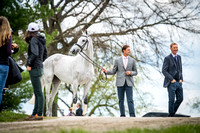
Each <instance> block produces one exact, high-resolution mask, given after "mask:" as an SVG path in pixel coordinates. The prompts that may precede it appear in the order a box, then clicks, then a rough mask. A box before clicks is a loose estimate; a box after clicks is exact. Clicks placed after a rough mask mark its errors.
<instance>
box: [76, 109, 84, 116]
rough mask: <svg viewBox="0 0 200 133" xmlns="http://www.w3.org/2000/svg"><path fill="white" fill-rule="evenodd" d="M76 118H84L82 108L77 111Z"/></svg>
mask: <svg viewBox="0 0 200 133" xmlns="http://www.w3.org/2000/svg"><path fill="white" fill-rule="evenodd" d="M76 116H83V110H82V108H78V109H77V110H76Z"/></svg>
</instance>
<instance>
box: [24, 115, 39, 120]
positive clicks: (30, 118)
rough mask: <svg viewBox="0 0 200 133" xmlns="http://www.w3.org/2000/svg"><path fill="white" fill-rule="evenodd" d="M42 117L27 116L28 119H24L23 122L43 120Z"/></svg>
mask: <svg viewBox="0 0 200 133" xmlns="http://www.w3.org/2000/svg"><path fill="white" fill-rule="evenodd" d="M41 117H42V116H38V115H37V114H36V115H29V116H28V118H26V119H24V120H25V121H35V120H43V117H42V118H41Z"/></svg>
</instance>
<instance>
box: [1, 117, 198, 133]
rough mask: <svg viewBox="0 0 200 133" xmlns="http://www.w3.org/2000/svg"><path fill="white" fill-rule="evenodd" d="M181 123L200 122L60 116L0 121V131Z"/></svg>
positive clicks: (112, 127)
mask: <svg viewBox="0 0 200 133" xmlns="http://www.w3.org/2000/svg"><path fill="white" fill-rule="evenodd" d="M182 124H200V117H198V118H183V117H182V118H178V117H176V118H161V117H160V118H158V117H154V118H152V117H149V118H147V117H146V118H130V117H125V118H120V117H60V118H56V119H47V120H43V121H22V122H8V123H0V133H3V132H7V133H8V132H9V133H10V132H34V133H36V132H41V131H44V130H49V131H58V130H59V129H71V128H82V129H84V130H88V131H98V132H103V131H110V130H115V129H117V130H124V129H126V128H132V127H138V128H162V127H165V128H166V127H170V126H176V125H182Z"/></svg>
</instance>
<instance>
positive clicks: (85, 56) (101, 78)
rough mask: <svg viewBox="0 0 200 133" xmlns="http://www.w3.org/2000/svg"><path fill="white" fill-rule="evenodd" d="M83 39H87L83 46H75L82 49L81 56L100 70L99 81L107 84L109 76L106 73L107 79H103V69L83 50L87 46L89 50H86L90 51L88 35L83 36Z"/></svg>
mask: <svg viewBox="0 0 200 133" xmlns="http://www.w3.org/2000/svg"><path fill="white" fill-rule="evenodd" d="M82 36H83V37H86V38H87V39H86V41H85V42H84V44H83V45H82V46H81V45H79V44H77V43H76V44H75V45H76V46H78V47H79V48H80V49H81V51H80V52H79V54H80V55H81V56H82V57H83V58H84V59H85V60H87V61H88V62H89V63H90V64H92V65H93V66H95V67H97V68H98V70H99V73H100V74H99V79H100V81H102V82H106V81H107V74H106V73H105V72H104V74H105V78H104V77H103V75H102V73H101V69H102V67H101V66H100V65H99V64H97V63H96V62H95V61H93V60H92V59H91V58H90V57H89V56H88V55H87V54H86V53H85V52H84V51H83V49H84V48H85V46H86V45H87V48H86V50H87V49H88V45H89V41H88V36H86V35H82Z"/></svg>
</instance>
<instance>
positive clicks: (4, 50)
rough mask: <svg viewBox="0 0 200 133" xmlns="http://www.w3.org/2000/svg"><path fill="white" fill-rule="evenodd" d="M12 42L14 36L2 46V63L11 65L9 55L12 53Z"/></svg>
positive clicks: (0, 63)
mask: <svg viewBox="0 0 200 133" xmlns="http://www.w3.org/2000/svg"><path fill="white" fill-rule="evenodd" d="M11 42H12V37H10V40H9V41H8V43H6V44H5V45H3V46H1V47H0V65H9V59H8V56H10V55H11Z"/></svg>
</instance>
